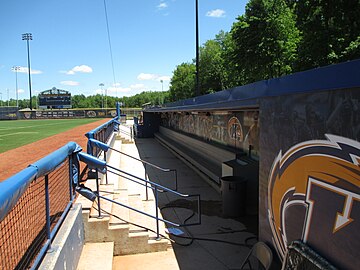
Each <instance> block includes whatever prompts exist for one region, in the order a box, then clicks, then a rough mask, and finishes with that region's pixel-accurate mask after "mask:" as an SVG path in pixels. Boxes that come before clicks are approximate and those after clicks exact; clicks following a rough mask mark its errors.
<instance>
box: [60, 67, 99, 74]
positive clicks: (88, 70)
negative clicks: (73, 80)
mask: <svg viewBox="0 0 360 270" xmlns="http://www.w3.org/2000/svg"><path fill="white" fill-rule="evenodd" d="M92 71H93V70H92V68H91V67H89V66H87V65H80V66H75V67H73V68H72V69H70V70H69V71H65V73H66V74H68V75H74V74H75V73H77V72H79V73H91V72H92Z"/></svg>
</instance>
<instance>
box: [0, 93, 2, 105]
mask: <svg viewBox="0 0 360 270" xmlns="http://www.w3.org/2000/svg"><path fill="white" fill-rule="evenodd" d="M0 106H1V107H2V93H1V92H0Z"/></svg>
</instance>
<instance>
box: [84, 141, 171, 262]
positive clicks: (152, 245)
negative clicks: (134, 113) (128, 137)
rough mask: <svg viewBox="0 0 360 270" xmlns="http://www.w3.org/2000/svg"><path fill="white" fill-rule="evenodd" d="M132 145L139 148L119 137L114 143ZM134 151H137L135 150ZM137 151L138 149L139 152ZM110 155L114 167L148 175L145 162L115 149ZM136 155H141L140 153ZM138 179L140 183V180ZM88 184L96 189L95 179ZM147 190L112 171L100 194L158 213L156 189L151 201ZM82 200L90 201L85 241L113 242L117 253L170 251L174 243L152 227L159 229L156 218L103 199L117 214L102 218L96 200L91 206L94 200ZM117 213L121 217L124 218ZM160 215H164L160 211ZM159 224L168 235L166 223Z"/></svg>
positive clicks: (87, 210) (108, 208)
mask: <svg viewBox="0 0 360 270" xmlns="http://www.w3.org/2000/svg"><path fill="white" fill-rule="evenodd" d="M129 147H130V148H133V147H135V148H136V146H135V145H134V144H132V145H131V144H124V143H123V142H122V141H121V140H115V142H114V148H115V149H118V150H121V151H124V150H125V151H126V150H128V149H129ZM119 148H120V149H119ZM124 148H125V149H124ZM131 150H132V151H131V152H132V153H134V151H133V150H134V149H131ZM125 151H124V152H125ZM136 153H137V152H136V151H135V155H136ZM108 157H110V159H108V164H111V165H112V166H113V167H116V168H120V169H121V170H123V171H126V172H129V173H131V174H133V175H136V176H138V177H141V178H144V175H145V170H144V167H143V165H142V163H141V162H139V161H136V160H134V159H131V158H129V157H126V156H123V155H121V154H118V153H116V152H113V151H111V152H109V153H108ZM135 157H137V158H139V156H138V155H137V156H135ZM103 179H104V177H103ZM137 181H139V182H140V180H137ZM102 183H104V180H102ZM85 185H86V186H87V187H89V188H91V189H92V190H93V191H96V182H95V180H88V181H87V182H86V184H85ZM145 191H146V189H145V187H144V186H141V185H139V184H137V183H134V182H132V181H130V180H128V179H125V178H124V177H119V176H116V177H113V176H112V177H110V173H108V184H107V185H105V184H101V185H100V194H101V195H102V196H104V197H106V198H109V199H113V200H115V201H117V202H119V203H121V204H124V205H128V206H130V207H132V208H134V209H138V210H140V211H143V212H146V213H149V214H151V215H153V216H155V204H154V195H153V191H152V190H151V189H149V192H148V194H149V200H148V201H145V198H146V196H145V193H146V192H145ZM81 201H82V202H84V204H86V209H85V210H84V211H83V221H84V229H85V241H86V242H87V243H97V242H113V247H114V255H126V254H138V253H147V252H158V251H164V250H167V248H168V247H169V246H170V242H169V241H168V240H166V239H157V237H156V233H154V232H151V230H153V231H156V220H155V219H153V218H150V217H147V216H145V215H143V214H140V213H137V212H136V211H132V210H129V209H128V208H126V207H123V206H121V205H117V204H113V203H111V202H108V201H107V200H104V199H101V200H100V204H101V208H102V209H104V210H105V211H107V212H109V213H110V212H111V213H112V214H113V215H114V216H113V215H109V214H105V213H103V212H102V213H101V217H100V218H99V217H98V211H97V210H95V209H94V207H96V208H97V202H96V201H95V202H94V204H93V206H94V207H91V202H90V203H89V202H88V201H85V200H83V198H81ZM115 216H118V217H120V219H118V218H116V217H115ZM159 217H161V214H160V211H159ZM135 224H136V225H140V226H142V227H144V228H142V227H139V226H136V225H135ZM159 224H160V233H161V234H163V235H165V226H164V224H163V223H162V222H159ZM147 228H149V229H150V230H148V229H147Z"/></svg>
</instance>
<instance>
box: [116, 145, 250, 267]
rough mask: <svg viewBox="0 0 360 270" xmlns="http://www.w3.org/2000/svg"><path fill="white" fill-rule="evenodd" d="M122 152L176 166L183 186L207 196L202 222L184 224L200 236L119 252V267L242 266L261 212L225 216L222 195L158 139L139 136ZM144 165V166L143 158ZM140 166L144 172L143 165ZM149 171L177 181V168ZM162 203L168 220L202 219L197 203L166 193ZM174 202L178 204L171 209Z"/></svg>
mask: <svg viewBox="0 0 360 270" xmlns="http://www.w3.org/2000/svg"><path fill="white" fill-rule="evenodd" d="M122 151H124V152H125V153H127V154H129V155H133V156H140V158H142V159H144V160H146V161H148V162H151V163H153V164H156V165H158V166H160V167H163V168H170V169H176V170H177V174H178V191H179V192H180V193H185V194H200V195H201V200H202V201H201V205H202V209H201V210H202V217H201V218H202V223H201V225H196V226H191V227H186V228H181V230H182V231H183V235H182V236H185V237H188V238H195V240H191V239H184V238H178V237H175V236H171V237H170V238H171V239H173V241H174V242H173V243H172V248H170V249H168V250H167V251H165V252H155V253H147V254H138V255H126V256H117V257H114V261H113V269H119V270H120V269H162V270H164V269H214V270H215V269H216V270H221V269H238V268H239V266H240V265H241V264H242V262H243V260H244V258H245V256H246V255H247V253H248V251H249V246H252V245H253V244H254V243H255V242H256V241H257V240H256V235H255V234H254V233H256V232H257V221H256V216H254V217H248V216H247V217H244V218H237V219H228V218H224V217H222V209H221V208H222V206H221V196H220V194H218V193H217V192H216V191H215V190H214V189H213V188H212V187H210V186H209V185H208V184H207V183H206V182H205V181H204V180H202V179H201V178H200V177H199V176H198V175H197V174H196V173H195V172H194V171H193V170H191V169H190V168H189V167H188V166H186V165H185V164H184V163H183V162H182V161H181V160H180V159H178V158H176V157H175V156H174V155H173V154H172V153H171V152H169V151H168V150H167V149H166V148H165V147H163V146H162V145H161V144H160V143H159V142H158V141H156V140H155V139H137V140H136V142H135V144H127V145H124V146H123V147H122ZM138 166H142V165H141V163H139V165H138ZM139 171H141V173H142V172H143V168H141V170H139ZM147 173H148V177H149V180H151V181H154V182H157V183H160V184H161V185H164V186H167V187H169V188H173V187H174V186H175V182H174V180H175V179H174V174H173V173H164V172H161V171H159V170H156V169H154V168H150V167H149V166H147ZM139 176H140V177H143V175H139ZM139 188H143V187H139ZM159 205H160V208H162V211H161V212H162V215H163V217H164V218H165V219H168V220H170V221H173V222H176V223H183V222H184V221H185V220H186V219H187V218H189V217H190V216H191V215H192V214H195V215H194V217H192V218H190V219H189V220H188V221H187V223H190V222H195V221H196V216H197V213H194V211H195V209H196V204H195V202H192V203H191V202H189V201H186V200H184V199H183V198H181V197H177V196H175V195H174V194H170V193H163V194H161V195H159ZM170 205H172V206H176V207H175V208H170V207H169V206H170ZM167 236H169V235H167ZM175 242H176V243H175Z"/></svg>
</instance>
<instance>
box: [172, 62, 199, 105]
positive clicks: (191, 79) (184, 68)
mask: <svg viewBox="0 0 360 270" xmlns="http://www.w3.org/2000/svg"><path fill="white" fill-rule="evenodd" d="M195 71H196V68H195V65H194V64H190V63H182V64H180V65H178V66H177V67H176V69H175V70H174V72H173V77H172V78H171V81H170V89H169V91H170V100H171V101H176V100H180V99H186V98H191V97H193V96H194V95H195Z"/></svg>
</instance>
